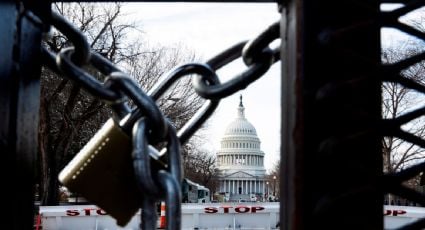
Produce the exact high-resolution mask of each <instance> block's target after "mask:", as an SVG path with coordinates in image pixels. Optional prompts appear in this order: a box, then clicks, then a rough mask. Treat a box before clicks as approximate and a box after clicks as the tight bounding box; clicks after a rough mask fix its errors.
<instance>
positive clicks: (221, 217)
mask: <svg viewBox="0 0 425 230" xmlns="http://www.w3.org/2000/svg"><path fill="white" fill-rule="evenodd" d="M39 213H40V217H41V225H42V229H43V230H57V229H61V230H77V229H78V230H82V229H84V230H118V229H126V230H133V229H134V230H135V229H139V226H140V212H139V213H137V214H136V215H135V216H134V217H133V218H132V219H131V221H130V222H129V223H128V224H127V226H125V227H123V228H121V227H119V226H117V225H116V223H115V220H114V219H113V218H111V217H110V216H108V215H107V214H106V213H105V212H104V211H103V210H101V209H99V208H98V207H96V206H94V205H73V206H41V207H40V212H39ZM278 221H279V203H243V204H242V203H208V204H182V229H276V225H277V224H278Z"/></svg>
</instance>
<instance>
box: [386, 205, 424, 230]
mask: <svg viewBox="0 0 425 230" xmlns="http://www.w3.org/2000/svg"><path fill="white" fill-rule="evenodd" d="M421 218H425V208H423V207H411V206H395V205H385V206H384V229H396V228H399V227H401V226H403V225H406V224H410V223H412V222H415V221H417V220H418V219H421Z"/></svg>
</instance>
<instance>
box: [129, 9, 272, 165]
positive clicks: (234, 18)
mask: <svg viewBox="0 0 425 230" xmlns="http://www.w3.org/2000/svg"><path fill="white" fill-rule="evenodd" d="M124 9H125V11H126V13H128V14H129V17H131V18H132V19H135V20H137V21H138V23H140V24H141V28H142V30H143V32H144V39H147V40H148V41H149V43H151V44H159V45H165V46H168V45H173V44H183V45H184V46H186V47H187V48H189V49H192V50H194V51H195V53H196V55H197V56H198V57H201V59H202V60H207V59H208V58H210V57H212V56H214V55H215V54H217V53H219V52H220V51H222V50H224V49H226V48H228V47H229V46H231V45H233V44H235V43H237V42H239V41H243V40H248V39H250V38H253V37H254V36H255V35H256V34H258V33H259V32H261V31H262V30H264V29H265V28H266V27H267V26H269V25H270V24H272V23H274V22H276V21H278V20H279V14H278V12H277V6H276V4H274V3H266V4H263V3H261V4H260V3H251V4H247V3H243V4H241V3H239V4H237V3H226V4H223V3H131V4H129V5H126V6H125V8H124ZM245 68H246V67H244V65H243V64H242V63H241V62H240V61H239V62H236V63H235V64H232V66H230V67H227V68H224V69H223V70H221V71H219V77H220V80H221V81H225V80H226V79H228V78H230V77H232V76H233V75H234V74H235V73H238V72H240V71H242V70H244V69H245ZM240 94H242V95H243V98H244V106H245V114H246V117H247V119H248V120H249V121H250V122H251V123H252V124H253V125H254V126H255V127H256V129H257V133H258V136H259V138H260V140H261V149H262V150H263V151H264V152H265V154H266V155H265V167H266V169H268V170H269V169H270V168H271V167H272V166H273V164H274V163H275V162H276V161H277V159H278V158H279V155H280V153H279V149H280V64H279V63H277V64H275V65H274V66H273V67H272V68H271V70H269V72H268V73H267V74H266V75H265V76H263V77H262V78H261V79H260V80H258V81H256V82H254V83H253V84H252V85H251V86H249V87H248V88H247V89H245V90H243V91H240V92H238V93H235V94H234V95H233V96H230V97H228V98H226V99H223V100H222V101H221V103H220V106H219V108H218V109H217V112H216V113H215V114H214V116H213V117H212V118H211V119H210V120H209V123H208V129H207V130H206V131H205V132H206V134H207V135H206V136H207V137H208V140H207V145H206V146H208V148H210V149H211V151H212V152H214V153H215V152H216V151H217V150H218V149H219V143H220V138H221V137H222V135H223V133H224V129H225V128H226V126H227V125H228V124H229V122H231V121H232V120H233V119H234V118H236V111H237V106H238V104H239V95H240Z"/></svg>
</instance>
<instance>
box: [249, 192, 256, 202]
mask: <svg viewBox="0 0 425 230" xmlns="http://www.w3.org/2000/svg"><path fill="white" fill-rule="evenodd" d="M249 199H250V200H251V202H256V201H257V195H255V194H253V193H251V194H250V195H249Z"/></svg>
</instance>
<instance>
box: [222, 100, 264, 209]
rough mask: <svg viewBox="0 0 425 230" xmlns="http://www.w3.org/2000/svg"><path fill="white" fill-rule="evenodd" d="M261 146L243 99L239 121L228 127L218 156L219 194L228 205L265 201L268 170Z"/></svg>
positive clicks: (240, 105)
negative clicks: (231, 202)
mask: <svg viewBox="0 0 425 230" xmlns="http://www.w3.org/2000/svg"><path fill="white" fill-rule="evenodd" d="M260 144H261V142H260V139H259V138H258V137H257V132H256V130H255V128H254V126H253V125H252V124H251V123H250V122H249V121H248V120H247V119H246V117H245V108H244V106H243V103H242V96H241V99H240V104H239V107H238V113H237V118H236V119H235V120H234V121H232V122H231V123H230V124H229V125H228V126H227V128H226V131H225V133H224V136H223V137H222V139H221V148H220V150H219V151H218V153H217V163H218V169H219V172H220V177H219V181H220V185H219V191H220V192H221V193H222V194H225V200H226V201H237V200H240V199H244V200H251V199H253V197H256V199H257V200H258V199H260V200H261V199H263V197H264V194H265V192H266V184H265V180H264V176H265V172H266V170H265V168H264V152H263V151H261V149H260V147H261V146H260ZM254 199H255V198H254Z"/></svg>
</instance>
